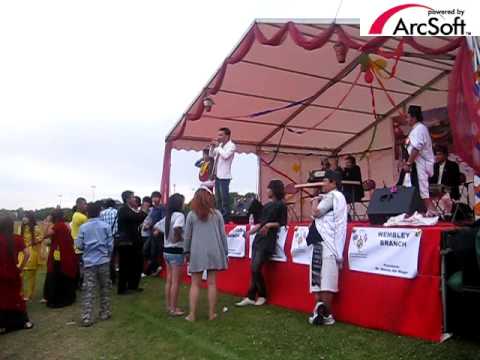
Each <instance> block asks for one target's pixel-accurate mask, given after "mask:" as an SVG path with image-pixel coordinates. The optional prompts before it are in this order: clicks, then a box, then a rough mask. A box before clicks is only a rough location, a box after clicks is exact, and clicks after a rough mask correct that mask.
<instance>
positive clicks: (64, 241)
mask: <svg viewBox="0 0 480 360" xmlns="http://www.w3.org/2000/svg"><path fill="white" fill-rule="evenodd" d="M52 222H53V226H52V227H51V228H50V229H49V230H48V231H47V233H46V234H45V236H46V237H50V239H51V244H50V251H49V254H48V262H47V278H46V280H45V296H46V299H47V306H48V307H52V308H60V307H64V306H69V305H72V304H73V303H74V302H75V297H76V294H75V288H76V276H77V262H76V257H75V250H74V248H73V239H72V235H71V233H70V229H69V228H68V226H67V224H65V220H64V217H63V212H62V210H60V209H57V210H55V211H54V212H53V213H52Z"/></svg>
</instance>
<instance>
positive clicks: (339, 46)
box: [333, 41, 348, 64]
mask: <svg viewBox="0 0 480 360" xmlns="http://www.w3.org/2000/svg"><path fill="white" fill-rule="evenodd" d="M333 49H334V50H335V55H336V56H337V61H338V63H339V64H343V63H345V59H346V57H347V52H348V47H347V45H345V43H343V42H342V41H337V42H336V43H335V44H334V45H333Z"/></svg>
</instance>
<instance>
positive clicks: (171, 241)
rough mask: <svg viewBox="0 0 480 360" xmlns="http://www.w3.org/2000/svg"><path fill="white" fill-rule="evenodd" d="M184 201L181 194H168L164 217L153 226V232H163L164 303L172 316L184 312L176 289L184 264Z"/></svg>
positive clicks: (177, 288) (178, 285)
mask: <svg viewBox="0 0 480 360" xmlns="http://www.w3.org/2000/svg"><path fill="white" fill-rule="evenodd" d="M184 203H185V198H184V196H183V195H180V194H173V195H172V196H170V198H169V199H168V203H167V212H166V215H165V217H164V218H163V219H162V220H160V221H159V222H157V224H155V227H154V233H155V232H157V234H158V232H162V233H163V234H164V239H165V242H164V249H163V256H164V258H165V264H166V265H167V279H166V282H165V304H166V306H167V311H168V312H169V313H170V315H173V316H181V315H183V314H184V312H183V310H182V309H180V308H178V307H177V303H178V290H179V287H180V280H181V278H182V276H183V271H184V265H185V258H184V256H183V227H184V226H185V215H184V213H183V205H184Z"/></svg>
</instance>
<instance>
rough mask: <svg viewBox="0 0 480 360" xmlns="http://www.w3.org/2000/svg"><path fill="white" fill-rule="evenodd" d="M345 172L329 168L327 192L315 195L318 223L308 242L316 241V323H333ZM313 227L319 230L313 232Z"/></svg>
mask: <svg viewBox="0 0 480 360" xmlns="http://www.w3.org/2000/svg"><path fill="white" fill-rule="evenodd" d="M341 181H342V175H341V174H340V173H339V172H337V171H332V170H328V171H327V172H326V174H325V185H324V186H323V190H324V192H325V194H323V195H320V196H319V197H316V198H313V199H312V218H313V219H314V222H315V227H314V228H313V229H312V227H311V228H310V230H309V236H308V237H307V243H309V245H313V253H312V261H311V264H310V292H311V293H313V294H314V295H315V300H316V304H315V308H314V310H313V315H312V316H311V317H310V318H309V319H308V320H309V323H310V324H313V325H333V324H335V319H334V318H333V315H332V313H331V308H332V301H333V297H334V296H335V294H336V293H337V292H338V275H339V272H340V269H341V266H342V262H343V248H344V247H345V238H346V236H347V212H348V211H347V210H348V208H347V202H346V200H345V196H344V195H343V194H342V193H341V192H340V191H338V188H339V187H340V184H341ZM312 226H313V225H312ZM310 231H314V232H316V234H315V235H313V236H310V235H311V234H310Z"/></svg>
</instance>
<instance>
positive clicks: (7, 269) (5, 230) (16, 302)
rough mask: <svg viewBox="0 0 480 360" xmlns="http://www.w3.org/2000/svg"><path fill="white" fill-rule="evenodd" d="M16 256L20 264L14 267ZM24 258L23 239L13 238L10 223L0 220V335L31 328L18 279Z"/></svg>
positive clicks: (10, 220)
mask: <svg viewBox="0 0 480 360" xmlns="http://www.w3.org/2000/svg"><path fill="white" fill-rule="evenodd" d="M19 253H23V260H22V262H21V264H20V266H19V267H18V266H17V262H18V255H19ZM28 257H29V252H28V249H27V248H26V247H25V244H24V242H23V239H22V238H21V237H20V236H18V235H14V234H13V220H12V219H10V218H9V217H2V218H0V294H1V295H0V334H3V333H5V332H8V331H13V330H20V329H31V328H32V327H33V324H32V323H31V322H30V320H29V319H28V315H27V309H26V305H25V300H23V298H22V278H21V275H20V274H21V272H22V271H23V267H24V266H25V264H26V262H27V261H28Z"/></svg>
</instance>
